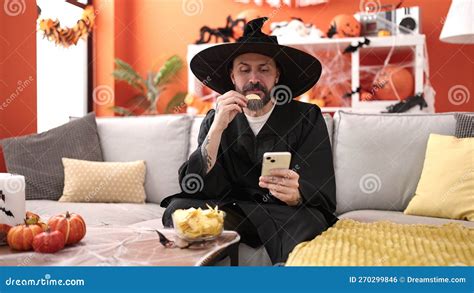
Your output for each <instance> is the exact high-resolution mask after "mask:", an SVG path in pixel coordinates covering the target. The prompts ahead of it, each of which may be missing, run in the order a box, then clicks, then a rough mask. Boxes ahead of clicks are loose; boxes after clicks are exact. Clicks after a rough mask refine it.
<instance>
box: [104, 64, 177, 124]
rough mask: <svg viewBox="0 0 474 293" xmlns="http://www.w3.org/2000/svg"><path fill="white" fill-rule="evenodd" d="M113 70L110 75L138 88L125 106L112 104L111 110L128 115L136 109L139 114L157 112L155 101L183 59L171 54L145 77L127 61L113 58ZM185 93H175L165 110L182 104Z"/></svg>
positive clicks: (168, 111)
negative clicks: (155, 70)
mask: <svg viewBox="0 0 474 293" xmlns="http://www.w3.org/2000/svg"><path fill="white" fill-rule="evenodd" d="M115 66H116V67H115V70H114V71H113V72H112V75H113V76H114V78H115V79H116V80H120V81H125V82H127V83H128V84H129V85H130V86H132V87H133V88H135V89H136V90H138V94H137V95H135V96H134V97H133V98H131V99H130V100H128V101H127V103H126V105H127V107H120V106H114V107H113V110H114V112H115V113H117V114H121V115H125V116H130V115H135V114H136V110H139V112H140V113H141V114H145V115H154V114H158V111H157V103H158V100H159V98H160V95H161V93H162V92H163V91H164V90H166V84H168V83H169V82H170V81H171V80H172V78H173V77H174V76H175V75H176V74H177V73H178V72H179V70H180V69H181V68H182V67H183V61H182V60H181V58H180V57H179V56H177V55H174V56H171V57H170V58H169V59H167V60H166V61H165V64H163V66H162V67H161V68H160V69H159V70H158V71H157V72H154V71H149V72H148V73H147V75H146V77H145V78H143V77H142V76H140V74H138V72H137V71H136V70H135V69H133V67H132V66H131V65H130V64H128V63H127V62H125V61H123V60H120V59H118V58H116V59H115ZM185 97H186V93H182V92H179V93H177V94H176V95H175V96H174V97H173V98H172V99H171V100H170V102H169V103H168V105H167V107H166V110H165V112H166V113H172V111H173V109H176V108H177V107H179V106H180V105H184V98H185Z"/></svg>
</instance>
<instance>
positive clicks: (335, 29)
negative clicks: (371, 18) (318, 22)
mask: <svg viewBox="0 0 474 293" xmlns="http://www.w3.org/2000/svg"><path fill="white" fill-rule="evenodd" d="M359 36H360V23H359V22H358V21H357V19H355V18H354V16H352V15H349V14H339V15H337V16H336V17H334V18H333V19H332V20H331V22H330V27H329V31H328V37H330V38H333V37H335V38H354V37H359Z"/></svg>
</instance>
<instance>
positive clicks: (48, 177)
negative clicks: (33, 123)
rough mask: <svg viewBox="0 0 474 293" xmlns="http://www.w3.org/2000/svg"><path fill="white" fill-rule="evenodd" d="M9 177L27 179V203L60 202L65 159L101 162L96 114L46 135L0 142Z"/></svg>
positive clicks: (45, 133) (40, 134) (48, 132)
mask: <svg viewBox="0 0 474 293" xmlns="http://www.w3.org/2000/svg"><path fill="white" fill-rule="evenodd" d="M0 144H2V146H3V152H4V155H5V162H6V165H7V169H8V172H9V173H16V174H21V175H23V176H25V182H26V199H52V200H57V199H58V198H59V197H60V196H61V194H62V193H63V188H64V170H63V164H62V162H61V159H62V158H63V157H67V158H72V159H80V160H89V161H102V151H101V147H100V143H99V136H98V133H97V124H96V119H95V114H94V113H90V114H88V115H86V116H84V117H83V118H79V119H76V120H74V121H71V122H69V123H66V124H64V125H61V126H59V127H56V128H53V129H51V130H48V131H46V132H43V133H39V134H32V135H26V136H21V137H13V138H8V139H4V140H1V141H0Z"/></svg>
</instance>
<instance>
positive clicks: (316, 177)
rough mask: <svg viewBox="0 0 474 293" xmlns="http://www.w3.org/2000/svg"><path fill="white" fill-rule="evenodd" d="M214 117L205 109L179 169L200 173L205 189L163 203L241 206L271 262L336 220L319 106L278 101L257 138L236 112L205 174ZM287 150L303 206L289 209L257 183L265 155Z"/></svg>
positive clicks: (333, 187)
mask: <svg viewBox="0 0 474 293" xmlns="http://www.w3.org/2000/svg"><path fill="white" fill-rule="evenodd" d="M214 115H215V110H210V111H209V112H208V113H207V115H206V117H205V118H204V120H203V122H202V124H201V128H200V131H199V137H198V143H199V146H198V148H197V149H196V150H195V151H194V152H193V153H192V154H191V156H190V157H189V160H188V161H187V162H185V163H184V164H183V165H182V166H181V168H180V170H179V181H180V182H181V183H183V179H184V178H185V176H186V175H189V174H198V175H199V176H201V178H202V183H203V185H202V186H199V187H202V190H201V191H200V192H197V193H194V194H187V193H186V192H184V191H183V192H182V193H180V194H177V195H174V196H171V197H168V198H166V199H165V200H164V201H163V202H162V206H165V207H166V206H167V205H168V204H169V202H170V200H171V199H173V198H176V197H180V198H183V197H185V198H193V199H208V200H213V201H215V200H217V201H218V202H220V203H221V204H220V206H222V205H226V204H234V205H235V204H237V205H238V206H239V207H240V208H241V209H242V210H243V211H244V213H245V214H246V216H247V217H248V218H249V219H250V220H251V222H252V223H253V224H254V225H255V227H256V228H257V232H258V235H259V236H260V239H261V241H262V243H264V245H265V248H266V249H267V252H268V254H269V256H270V258H271V259H272V262H273V263H277V262H282V261H285V260H286V258H287V257H288V254H289V252H291V250H292V249H293V248H294V246H295V245H297V244H298V243H300V242H302V241H307V240H310V239H313V238H314V237H315V236H316V235H318V234H320V233H321V232H323V231H324V230H325V229H327V228H328V227H329V226H331V225H332V224H333V223H335V222H336V221H337V218H336V217H335V216H334V215H333V213H334V211H335V208H336V184H335V178H334V168H333V161H332V151H331V145H330V141H329V135H328V131H327V128H326V124H325V122H324V118H323V116H322V114H321V110H320V108H319V107H317V106H316V105H312V104H308V103H303V102H299V101H292V102H290V103H286V104H284V105H276V106H275V108H274V110H273V112H272V113H271V115H270V117H269V118H268V120H267V122H266V123H265V125H264V126H263V128H262V129H261V130H260V132H259V133H258V135H257V136H255V135H254V133H253V132H252V130H251V128H250V126H249V124H248V122H247V118H246V117H245V115H244V114H243V113H239V114H237V116H236V117H235V118H234V120H233V121H232V122H231V123H229V125H228V127H227V128H226V129H225V130H224V132H223V134H222V137H221V143H220V145H219V149H218V158H217V161H216V163H215V165H214V167H213V168H212V169H211V171H210V172H209V173H208V174H204V166H205V164H206V162H205V161H204V159H203V157H202V154H201V144H202V143H203V141H204V139H205V137H206V135H207V133H208V131H209V128H210V126H211V124H212V122H213V120H214ZM283 151H288V152H290V153H291V154H292V159H291V165H290V168H291V169H293V170H294V171H296V172H297V173H298V174H299V176H300V179H299V190H300V194H301V196H302V197H303V204H302V205H300V206H296V207H290V206H288V205H286V204H285V203H283V202H281V201H280V200H278V199H277V198H275V197H273V196H271V195H269V191H268V189H265V188H261V187H259V185H258V183H259V177H260V175H261V169H262V156H263V154H264V153H265V152H283ZM189 176H191V175H189ZM189 176H188V178H189ZM193 176H194V175H193ZM195 183H196V182H195ZM197 184H198V185H200V182H197ZM181 186H182V185H181Z"/></svg>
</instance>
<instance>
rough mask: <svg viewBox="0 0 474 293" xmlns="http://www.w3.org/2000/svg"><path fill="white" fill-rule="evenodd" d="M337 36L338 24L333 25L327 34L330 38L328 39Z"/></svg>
mask: <svg viewBox="0 0 474 293" xmlns="http://www.w3.org/2000/svg"><path fill="white" fill-rule="evenodd" d="M335 34H337V27H336V24H331V26H330V27H329V30H328V32H327V33H326V35H327V36H328V38H330V39H332V37H333V36H334V35H335Z"/></svg>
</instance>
